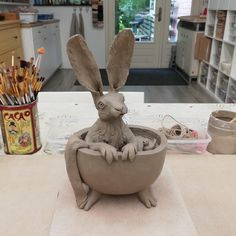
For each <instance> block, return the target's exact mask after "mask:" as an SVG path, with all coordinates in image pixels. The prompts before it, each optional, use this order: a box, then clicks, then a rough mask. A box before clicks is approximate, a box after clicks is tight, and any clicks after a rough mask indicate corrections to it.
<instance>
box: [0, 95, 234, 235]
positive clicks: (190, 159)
mask: <svg viewBox="0 0 236 236" xmlns="http://www.w3.org/2000/svg"><path fill="white" fill-rule="evenodd" d="M125 97H126V101H127V104H128V108H129V110H130V113H129V115H128V116H127V117H126V120H127V122H128V123H130V124H132V123H133V124H136V125H138V124H140V125H144V126H149V127H153V128H159V127H160V121H161V119H162V118H163V116H164V115H165V114H170V115H172V116H174V117H175V118H176V119H182V118H185V119H187V120H192V121H194V122H200V123H201V124H203V125H204V124H205V125H206V124H207V121H208V118H209V115H210V114H211V112H212V111H215V110H218V109H226V110H232V111H236V105H235V104H145V103H144V102H143V101H144V96H143V93H125ZM38 110H39V119H40V132H41V140H42V144H43V147H42V149H41V150H40V151H39V152H38V153H36V154H34V155H30V156H9V155H5V154H4V153H3V151H2V149H1V157H0V235H6V236H11V235H17V236H18V235H20V236H21V235H22V236H27V235H29V236H39V235H40V236H41V235H42V236H43V235H45V236H46V235H57V236H58V235H60V234H53V231H52V229H51V228H52V225H54V226H53V227H55V224H59V223H60V220H61V223H62V224H63V221H67V220H68V219H65V218H63V217H61V218H59V221H58V218H57V219H56V216H55V215H56V214H59V213H58V212H57V213H55V212H56V211H57V207H58V198H59V197H58V196H59V195H60V189H61V187H62V185H63V184H64V183H65V181H68V180H67V176H66V172H65V163H64V159H63V155H62V154H63V153H62V150H63V148H62V149H60V148H58V149H57V147H58V146H57V142H56V141H55V140H53V137H55V139H57V135H59V136H58V137H60V132H62V131H65V130H66V128H67V129H68V130H74V129H76V128H77V130H79V129H81V128H85V127H89V126H90V125H92V124H93V123H94V121H95V120H96V118H97V111H96V110H95V108H94V105H93V102H92V100H91V95H90V94H89V93H86V92H71V93H62V92H58V93H56V92H55V93H41V94H40V96H39V102H38ZM76 121H77V122H76ZM63 123H64V124H66V125H65V127H64V126H63ZM70 123H71V126H70V125H68V124H70ZM55 130H56V131H57V132H56V133H52V132H55ZM48 144H50V145H49V146H47V145H48ZM51 144H52V145H51ZM60 145H63V143H62V144H59V146H60ZM165 166H168V171H169V172H171V173H170V174H171V176H172V177H173V180H174V182H175V186H177V187H176V189H175V190H176V191H177V192H179V193H180V195H179V199H180V198H181V199H180V201H181V202H182V203H183V204H184V209H185V210H186V211H185V214H187V215H188V217H189V219H190V220H191V224H192V225H193V227H194V229H195V230H196V232H197V233H198V235H207V236H209V235H214V236H216V235H220V236H223V235H227V236H229V235H236V224H235V221H236V210H235V209H236V156H234V155H226V156H224V155H211V154H210V153H207V152H206V153H204V154H201V155H198V154H187V155H184V154H168V153H167V156H166V162H165ZM166 197H168V196H166ZM157 198H158V196H157ZM121 202H122V201H121ZM103 203H104V201H103ZM99 204H100V202H99V203H97V205H95V206H94V208H93V209H91V211H89V212H87V213H86V214H87V217H89V216H93V215H94V214H95V213H94V212H96V211H94V209H96V208H99ZM109 207H111V205H108V208H109ZM159 207H160V206H159ZM141 209H142V211H143V214H145V216H146V214H149V217H152V211H153V209H150V210H147V209H146V208H144V207H143V208H141ZM157 209H158V206H157ZM170 210H171V209H170ZM78 211H80V210H78ZM89 214H91V215H89ZM114 214H115V213H114ZM172 214H175V212H172ZM97 217H99V215H97ZM124 217H127V218H131V216H129V215H126V216H124ZM135 217H137V216H136V215H132V218H135ZM55 221H56V223H55ZM113 226H114V225H113ZM56 227H57V226H56ZM71 227H72V225H71ZM83 227H85V226H84V225H80V222H78V228H83ZM86 227H92V226H91V225H89V222H87V225H86ZM107 227H109V225H107ZM143 227H144V228H145V225H143ZM68 228H69V227H68ZM59 229H60V227H59ZM54 232H55V231H54ZM66 232H68V233H67V234H64V235H65V236H67V235H85V236H87V235H86V234H78V233H74V234H72V233H71V232H69V231H66ZM132 232H133V231H132ZM143 232H144V231H142V229H139V231H137V232H136V234H135V235H150V232H149V231H147V233H146V234H144V233H143ZM148 232H149V233H148ZM133 233H134V232H133ZM61 235H63V234H61ZM88 235H92V234H88ZM94 235H99V236H100V235H107V234H106V232H102V231H99V227H98V230H97V231H96V234H94ZM115 235H121V234H119V232H118V233H117V234H115ZM123 235H124V234H123ZM130 235H134V234H132V233H131V234H130ZM152 235H166V234H159V233H158V232H153V233H152ZM168 235H170V234H168ZM171 235H196V234H194V233H189V234H188V233H187V232H186V228H185V227H183V228H182V232H181V233H180V232H179V233H178V234H177V233H176V234H175V232H172V234H171Z"/></svg>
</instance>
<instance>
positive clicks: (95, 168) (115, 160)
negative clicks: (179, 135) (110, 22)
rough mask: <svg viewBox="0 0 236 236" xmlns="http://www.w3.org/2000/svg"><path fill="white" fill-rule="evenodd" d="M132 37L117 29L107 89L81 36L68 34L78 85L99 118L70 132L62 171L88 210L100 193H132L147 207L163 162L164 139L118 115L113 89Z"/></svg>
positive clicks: (124, 73) (123, 75) (122, 76)
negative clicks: (104, 87)
mask: <svg viewBox="0 0 236 236" xmlns="http://www.w3.org/2000/svg"><path fill="white" fill-rule="evenodd" d="M133 48H134V36H133V34H132V32H131V31H130V30H124V31H122V32H120V33H119V34H118V35H117V36H116V38H115V40H114V42H113V44H112V47H111V49H110V54H109V60H108V66H107V73H108V80H109V86H110V89H109V92H108V93H107V94H103V85H102V80H101V76H100V73H99V69H98V67H97V64H96V62H95V60H94V58H93V56H92V54H91V52H90V51H89V49H88V47H87V45H86V43H85V41H84V39H83V38H82V37H81V36H80V35H76V36H73V37H72V38H70V40H69V41H68V44H67V53H68V56H69V60H70V62H71V65H72V67H73V69H74V71H75V73H76V76H77V79H78V81H79V82H80V84H81V85H83V86H84V87H86V88H87V89H88V90H89V91H90V92H91V94H92V97H93V100H94V104H95V107H96V109H97V110H98V115H99V118H98V120H97V121H96V122H95V123H94V125H93V126H92V127H90V128H89V129H87V130H82V131H79V132H77V133H75V134H74V135H72V136H71V137H70V139H69V141H68V144H67V146H66V152H65V159H66V168H67V173H68V176H69V179H70V182H71V185H72V187H73V190H74V193H75V197H76V201H77V205H78V207H79V208H81V209H84V210H89V209H90V208H91V207H92V205H93V204H94V203H95V202H96V201H97V200H99V198H100V196H101V194H114V195H117V194H131V193H137V195H138V197H139V199H140V201H141V202H142V203H143V204H144V205H145V206H146V207H148V208H150V207H152V206H156V199H155V197H154V196H153V194H152V192H151V189H150V185H151V184H152V183H153V182H154V181H155V179H156V178H157V177H158V176H159V174H160V172H161V169H162V167H163V164H164V159H165V153H166V145H167V142H166V138H165V137H164V135H162V134H161V133H159V132H157V131H155V130H150V129H148V128H145V127H133V128H131V129H130V127H128V126H127V125H126V124H125V123H124V122H123V120H122V117H123V115H124V114H126V113H127V111H128V109H127V107H126V105H125V102H124V101H125V98H124V96H123V95H122V94H120V93H118V91H119V90H120V88H121V87H122V86H124V84H125V82H126V80H127V77H128V73H129V67H130V63H131V58H132V54H133Z"/></svg>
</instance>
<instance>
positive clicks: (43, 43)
mask: <svg viewBox="0 0 236 236" xmlns="http://www.w3.org/2000/svg"><path fill="white" fill-rule="evenodd" d="M41 47H44V49H45V53H44V54H43V56H42V60H41V64H40V72H39V74H40V76H42V77H45V78H46V79H47V78H48V77H49V75H50V63H49V62H50V60H49V55H50V52H49V46H48V39H47V37H43V38H37V39H34V52H35V60H36V59H37V57H38V52H37V50H38V48H41Z"/></svg>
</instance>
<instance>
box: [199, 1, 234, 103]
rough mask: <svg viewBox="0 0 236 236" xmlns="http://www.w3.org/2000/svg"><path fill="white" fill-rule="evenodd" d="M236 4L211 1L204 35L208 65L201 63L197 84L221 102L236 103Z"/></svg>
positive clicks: (204, 62)
mask: <svg viewBox="0 0 236 236" xmlns="http://www.w3.org/2000/svg"><path fill="white" fill-rule="evenodd" d="M235 2H236V1H235V0H223V1H219V0H210V2H209V6H208V8H209V9H208V16H207V21H206V29H205V35H206V36H207V37H209V38H211V39H212V47H211V56H210V61H202V62H201V65H200V71H199V77H198V83H199V84H200V85H201V86H202V87H204V88H205V89H206V90H207V91H208V92H209V93H210V94H212V95H213V96H214V97H215V98H216V99H218V100H219V101H220V102H230V103H236V3H235Z"/></svg>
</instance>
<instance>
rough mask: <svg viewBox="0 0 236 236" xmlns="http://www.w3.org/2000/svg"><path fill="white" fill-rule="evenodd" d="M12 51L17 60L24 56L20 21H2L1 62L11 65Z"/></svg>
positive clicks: (0, 33) (0, 26)
mask: <svg viewBox="0 0 236 236" xmlns="http://www.w3.org/2000/svg"><path fill="white" fill-rule="evenodd" d="M12 52H14V55H15V60H16V62H17V60H18V61H19V60H20V59H22V58H23V54H22V45H21V33H20V21H11V22H10V21H6V22H0V62H5V63H6V65H7V66H11V58H12Z"/></svg>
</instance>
